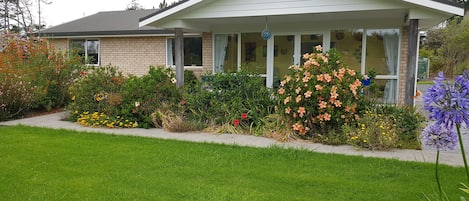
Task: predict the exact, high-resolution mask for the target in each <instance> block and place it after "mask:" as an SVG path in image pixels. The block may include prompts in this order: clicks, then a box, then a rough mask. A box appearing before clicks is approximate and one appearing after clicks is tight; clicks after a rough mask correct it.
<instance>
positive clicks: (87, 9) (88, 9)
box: [41, 0, 173, 27]
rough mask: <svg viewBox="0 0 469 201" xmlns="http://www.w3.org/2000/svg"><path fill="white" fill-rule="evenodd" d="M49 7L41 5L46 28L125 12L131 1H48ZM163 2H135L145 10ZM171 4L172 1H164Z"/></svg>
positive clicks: (143, 0)
mask: <svg viewBox="0 0 469 201" xmlns="http://www.w3.org/2000/svg"><path fill="white" fill-rule="evenodd" d="M48 1H49V2H50V1H52V3H51V4H50V5H46V4H41V10H42V13H41V15H42V17H41V18H42V20H43V21H45V23H46V25H47V26H46V27H51V26H56V25H60V24H63V23H66V22H70V21H73V20H76V19H79V18H82V17H84V16H90V15H93V14H95V13H98V12H100V11H116V10H125V9H126V8H127V5H129V4H130V2H131V0H48ZM162 1H163V0H137V2H138V3H139V4H140V5H141V6H143V8H145V9H151V8H153V7H154V8H158V6H159V4H160V2H162ZM166 2H168V4H169V3H171V2H173V0H169V1H168V0H166Z"/></svg>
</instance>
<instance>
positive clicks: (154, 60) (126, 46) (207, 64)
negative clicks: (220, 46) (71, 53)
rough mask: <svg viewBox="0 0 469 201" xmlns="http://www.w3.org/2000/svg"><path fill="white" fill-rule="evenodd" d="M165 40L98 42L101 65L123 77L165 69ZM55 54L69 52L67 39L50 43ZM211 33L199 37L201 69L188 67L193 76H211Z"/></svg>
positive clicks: (146, 38) (121, 38)
mask: <svg viewBox="0 0 469 201" xmlns="http://www.w3.org/2000/svg"><path fill="white" fill-rule="evenodd" d="M166 39H167V37H165V36H152V37H113V38H100V39H99V41H100V59H101V65H102V66H105V65H112V66H117V67H119V70H120V71H122V73H123V74H124V75H127V74H132V75H137V76H141V75H144V74H146V73H148V68H149V66H151V65H153V66H161V65H166ZM50 41H51V42H52V43H53V45H54V47H55V49H56V50H59V51H67V50H69V43H70V40H69V39H50ZM212 43H213V42H212V33H203V34H202V65H203V67H188V68H187V69H188V70H191V71H194V73H195V74H196V76H198V77H200V75H202V74H205V73H206V72H212V66H213V65H212V62H213V54H212V47H213V44H212Z"/></svg>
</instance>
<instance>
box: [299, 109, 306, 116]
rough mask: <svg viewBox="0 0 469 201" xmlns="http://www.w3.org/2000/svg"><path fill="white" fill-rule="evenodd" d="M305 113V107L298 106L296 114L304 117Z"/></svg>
mask: <svg viewBox="0 0 469 201" xmlns="http://www.w3.org/2000/svg"><path fill="white" fill-rule="evenodd" d="M305 113H306V109H305V108H304V107H300V108H298V114H299V116H300V117H304V116H305Z"/></svg>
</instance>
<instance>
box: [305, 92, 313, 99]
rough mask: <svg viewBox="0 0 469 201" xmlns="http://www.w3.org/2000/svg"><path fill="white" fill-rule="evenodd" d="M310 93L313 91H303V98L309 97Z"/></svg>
mask: <svg viewBox="0 0 469 201" xmlns="http://www.w3.org/2000/svg"><path fill="white" fill-rule="evenodd" d="M312 94H313V92H311V91H307V92H306V93H304V95H305V98H309V97H311V95H312Z"/></svg>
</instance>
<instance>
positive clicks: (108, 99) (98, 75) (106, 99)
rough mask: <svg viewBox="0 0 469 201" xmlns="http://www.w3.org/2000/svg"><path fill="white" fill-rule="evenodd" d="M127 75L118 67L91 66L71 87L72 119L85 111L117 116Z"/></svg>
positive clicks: (70, 109)
mask: <svg viewBox="0 0 469 201" xmlns="http://www.w3.org/2000/svg"><path fill="white" fill-rule="evenodd" d="M125 80H126V79H125V77H124V76H123V75H122V73H121V72H119V71H118V69H117V67H113V66H104V67H90V68H89V69H88V70H87V71H86V72H83V73H82V78H81V79H80V80H79V81H77V82H76V83H74V84H73V85H72V86H71V87H70V92H69V93H70V97H71V99H72V102H71V103H70V104H69V105H68V110H69V111H70V112H71V116H70V117H71V120H73V121H76V120H77V119H78V118H79V115H80V114H83V113H86V112H88V113H94V112H98V113H104V114H106V115H109V116H117V115H121V114H119V113H120V111H119V109H120V108H121V105H122V104H123V102H122V99H123V97H122V93H121V92H122V86H123V84H124V82H125Z"/></svg>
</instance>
